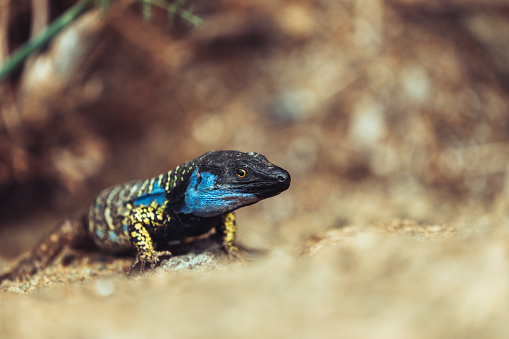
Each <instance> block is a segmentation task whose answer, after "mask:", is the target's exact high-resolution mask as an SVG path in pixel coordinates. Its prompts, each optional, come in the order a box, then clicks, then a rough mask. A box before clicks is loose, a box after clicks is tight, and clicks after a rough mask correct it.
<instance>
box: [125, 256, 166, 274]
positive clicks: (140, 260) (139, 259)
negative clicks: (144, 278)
mask: <svg viewBox="0 0 509 339" xmlns="http://www.w3.org/2000/svg"><path fill="white" fill-rule="evenodd" d="M162 256H170V257H171V252H170V251H153V252H147V253H143V252H142V253H140V252H138V253H136V258H135V259H134V262H133V264H132V265H131V268H130V269H129V271H128V272H127V275H131V273H132V272H133V271H134V269H135V268H136V266H137V265H138V264H140V275H141V274H143V270H144V269H145V266H146V265H147V264H150V268H152V269H153V268H155V267H156V265H157V264H158V263H159V257H162Z"/></svg>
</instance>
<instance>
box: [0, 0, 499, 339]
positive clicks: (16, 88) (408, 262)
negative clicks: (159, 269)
mask: <svg viewBox="0 0 509 339" xmlns="http://www.w3.org/2000/svg"><path fill="white" fill-rule="evenodd" d="M75 3H76V1H73V0H41V1H29V0H17V1H9V0H0V25H1V27H0V64H2V63H3V62H5V61H6V60H7V57H8V55H9V54H11V53H12V52H14V51H15V50H16V49H17V48H18V47H20V46H21V45H22V44H24V43H25V42H26V41H28V39H30V38H31V37H33V36H34V35H36V34H37V32H39V31H40V30H41V29H42V28H43V27H45V26H46V24H47V23H48V22H51V21H52V20H54V19H55V18H57V17H58V16H60V15H61V14H62V13H64V12H65V11H66V10H68V9H69V8H71V7H72V6H73V5H75ZM99 3H102V4H107V3H109V1H100V2H98V3H97V4H96V5H94V7H93V8H92V9H91V10H88V11H87V12H86V13H85V14H83V15H82V16H81V17H79V19H77V20H76V21H75V22H73V23H72V24H71V25H69V26H68V27H67V28H65V29H64V30H63V31H62V32H60V33H59V34H58V35H57V36H56V37H55V38H54V39H53V40H52V41H51V42H50V43H49V44H47V45H46V46H45V47H44V49H43V50H41V51H40V52H39V53H35V54H33V55H32V56H31V57H30V58H29V59H28V60H27V62H26V63H25V64H24V65H23V66H22V67H21V68H18V69H17V70H16V71H15V72H14V73H12V74H11V75H10V76H9V77H8V78H7V79H5V80H4V81H3V82H1V83H0V267H2V268H5V267H7V264H8V263H10V262H12V260H13V258H15V257H16V256H18V255H19V254H21V253H23V252H26V251H28V250H29V249H30V248H31V247H32V246H33V245H34V244H35V243H36V242H37V241H38V240H39V239H40V238H41V236H42V235H44V234H45V233H47V232H48V231H49V230H50V229H51V228H53V227H54V226H55V224H56V223H57V222H58V221H60V220H62V219H64V218H65V217H68V216H72V215H75V214H79V213H81V212H83V211H85V210H86V208H87V206H88V203H89V202H90V200H91V199H92V198H93V197H94V196H95V195H96V194H97V193H98V192H100V191H101V190H102V189H104V188H105V187H107V186H110V185H113V184H117V183H121V182H124V181H127V180H131V179H138V178H149V177H152V176H155V175H158V174H160V173H163V172H165V171H168V170H170V169H173V168H174V167H176V166H177V165H179V164H181V163H182V162H184V161H186V160H189V159H193V158H195V157H196V156H199V155H200V154H202V153H204V152H207V151H209V150H222V149H235V150H240V151H256V152H260V153H263V154H264V155H266V156H267V158H268V159H269V160H271V161H272V162H274V163H275V164H277V165H279V166H282V167H283V168H285V169H287V170H288V171H289V172H290V173H291V175H292V185H291V187H290V189H289V190H288V191H287V192H284V193H283V194H281V195H280V196H278V197H275V198H273V199H270V200H268V201H264V202H261V203H259V204H256V205H254V206H250V207H248V208H244V209H241V210H239V211H238V220H239V237H240V241H241V243H243V244H244V245H245V246H247V247H250V248H256V249H261V250H267V251H270V250H274V252H272V253H273V256H271V257H270V258H269V259H267V260H266V261H261V263H260V264H259V265H260V266H255V268H253V266H250V267H251V268H250V269H248V270H246V271H245V272H243V273H239V272H236V273H231V274H233V276H234V277H235V278H233V279H232V276H231V275H227V274H226V273H222V271H219V272H216V273H215V275H212V276H211V275H198V276H182V275H179V274H177V273H175V274H169V275H165V276H164V277H162V276H158V279H159V280H156V279H153V280H147V281H150V282H151V284H152V285H150V286H151V287H150V288H149V289H148V290H147V289H146V285H144V284H147V283H148V282H147V281H144V282H143V283H142V284H125V285H122V283H121V282H119V281H116V282H115V283H114V284H117V285H101V284H103V283H100V282H101V281H99V282H98V283H97V284H96V285H88V286H92V287H90V288H89V289H88V290H87V289H84V290H81V289H80V290H79V291H76V290H73V292H69V291H67V292H62V291H61V290H60V291H59V290H57V291H56V292H47V293H48V294H46V295H50V296H51V297H50V298H48V300H51V301H53V300H56V302H55V303H54V305H53V304H51V305H49V304H45V302H44V300H46V299H44V298H42V299H34V300H32V302H31V303H30V302H27V303H18V301H19V300H18V299H10V297H9V296H7V297H2V304H3V305H8V307H4V310H12V311H9V312H11V313H12V314H11V313H9V314H7V313H5V314H4V316H5V319H7V320H4V322H3V323H2V322H1V321H0V325H2V324H3V325H4V326H5V328H7V329H8V331H7V332H4V333H7V334H9V333H10V334H11V335H12V334H22V333H25V334H26V333H31V332H30V331H34V334H35V336H38V337H44V333H46V336H47V337H56V336H58V335H62V333H67V334H68V335H69V337H73V336H74V337H87V335H88V336H89V337H97V336H96V335H95V334H96V333H95V332H93V331H94V329H96V328H101V329H103V330H104V329H105V328H109V329H110V331H112V332H111V333H110V332H107V331H106V332H105V333H110V334H116V335H118V333H124V332H122V331H123V330H122V329H125V325H126V324H125V322H126V321H127V322H129V323H131V324H135V323H138V324H140V323H141V322H139V320H140V319H142V320H143V319H144V320H145V321H149V322H150V323H151V325H153V326H150V327H149V326H145V328H150V331H152V332H145V331H148V330H147V329H145V330H143V331H142V332H140V331H139V329H138V328H131V330H132V331H133V332H130V333H131V334H132V335H136V334H140V335H141V334H143V335H145V334H147V333H152V334H153V335H154V336H155V335H164V334H166V333H168V332H167V331H166V330H167V329H168V328H167V327H165V326H164V325H162V324H166V323H165V321H167V319H168V318H167V317H170V318H171V319H173V323H171V324H172V325H171V331H173V332H171V333H175V335H176V336H178V334H185V333H189V331H191V332H192V333H195V334H196V336H195V337H203V334H204V333H208V334H209V337H212V336H211V335H210V333H213V332H208V331H209V330H210V329H212V330H213V329H216V330H217V329H218V328H220V326H222V325H224V327H223V328H222V329H221V330H222V331H224V328H226V327H228V328H229V331H227V332H226V333H229V334H235V335H236V336H237V337H239V336H240V337H246V336H245V334H246V333H245V331H246V330H253V331H255V330H258V331H259V332H257V333H258V334H266V335H267V334H269V333H271V334H272V335H273V336H272V337H277V336H274V333H276V334H280V335H283V336H284V335H288V336H292V337H298V335H301V336H302V337H313V336H312V334H313V335H314V334H317V333H321V334H322V335H323V336H324V337H331V336H330V335H331V333H334V331H336V330H337V329H338V328H341V331H342V333H345V334H346V337H352V338H353V337H359V338H367V337H372V338H398V337H399V338H430V337H437V338H445V337H448V338H466V337H478V338H481V337H500V338H504V337H507V334H508V333H509V329H508V328H507V323H508V322H507V316H506V315H507V314H509V309H508V306H506V305H509V302H508V301H509V288H508V286H509V285H508V284H507V281H508V279H509V246H508V245H507V244H508V243H509V232H507V230H508V229H509V228H508V227H507V225H508V224H509V219H508V218H507V214H506V211H507V208H508V206H507V198H508V195H509V182H508V180H507V169H508V164H509V162H508V160H509V114H508V105H509V100H508V98H509V96H508V92H509V4H508V3H507V1H504V0H468V1H465V0H441V1H434V0H433V1H431V0H301V1H297V0H293V1H286V0H281V1H273V0H272V1H265V0H257V1H252V0H245V1H233V0H218V1H203V0H188V1H187V2H182V1H179V2H177V3H174V4H176V5H178V6H177V7H176V8H178V9H179V11H178V13H177V15H170V16H169V15H168V13H167V11H166V10H164V9H161V8H159V7H158V6H151V7H150V18H147V12H146V11H147V8H146V7H144V6H142V5H141V4H140V2H135V1H129V0H118V1H113V2H111V5H110V6H109V7H108V8H107V9H101V8H99V5H98V4H99ZM154 3H159V4H161V3H163V2H157V1H154ZM144 17H145V19H144ZM363 227H368V228H369V227H374V230H373V229H368V231H362V230H365V228H363ZM469 230H470V231H472V232H470V231H469ZM379 231H384V232H386V233H388V234H389V235H390V236H389V237H382V238H379ZM363 232H364V233H363ZM401 232H403V233H404V234H405V236H404V237H391V236H393V235H395V234H399V235H401V234H400V233H401ZM469 232H470V233H469ZM365 233H366V234H365ZM408 235H410V237H407V236H408ZM451 236H453V237H452V238H453V240H449V241H445V240H444V242H434V240H436V239H442V238H447V237H449V238H450V237H451ZM416 239H417V240H419V241H417V240H416ZM421 240H426V241H428V240H430V241H431V243H428V242H426V243H423V242H422V241H421ZM324 248H325V250H324ZM278 251H279V252H278ZM320 251H321V252H320ZM319 252H320V253H321V254H320V253H319ZM274 253H275V254H274ZM302 253H304V254H306V255H307V254H309V255H310V256H311V257H313V256H314V257H313V258H314V259H298V260H297V259H296V258H300V255H301V254H302ZM317 253H318V254H317ZM127 261H129V260H128V259H127ZM127 261H126V264H125V265H129V264H130V263H127ZM126 267H127V266H126ZM119 271H121V269H120V270H119ZM83 272H85V271H84V270H82V273H80V274H89V273H83ZM87 272H89V271H87ZM235 274H237V275H235ZM92 276H93V275H92ZM80 277H82V275H80ZM156 277H157V276H156ZM75 279H76V278H75ZM79 279H81V280H83V279H85V278H79ZM79 279H78V281H81V280H79ZM71 280H72V279H71ZM74 281H76V280H74ZM161 282H163V283H161ZM108 283H109V284H113V283H111V282H108ZM90 284H92V283H90ZM168 285H171V286H176V287H175V289H171V288H168ZM93 286H95V287H93ZM98 286H99V287H98ZM104 286H107V287H108V286H109V287H111V286H115V288H116V290H117V291H118V290H121V291H125V293H121V294H114V295H113V297H112V298H111V299H109V303H106V304H103V303H102V302H101V303H100V305H101V307H103V306H104V307H105V308H104V309H103V308H101V310H99V309H98V308H97V304H98V303H97V299H100V298H102V297H103V296H104V293H103V292H104ZM122 286H123V287H122ZM183 286H184V287H183ZM106 290H107V291H110V290H111V288H110V289H106ZM113 290H115V289H113ZM311 292H312V293H311ZM51 293H54V294H51ZM111 293H113V292H111ZM90 296H92V297H90ZM126 296H129V298H127V297H126ZM126 298H127V299H126ZM41 300H42V301H41ZM67 300H73V301H78V302H79V303H78V302H77V303H76V304H73V303H68V304H67ZM100 300H103V299H100ZM189 300H193V302H194V304H192V303H189ZM225 300H227V302H225ZM133 303H135V305H133ZM73 305H80V306H79V308H78V307H77V306H73ZM83 305H85V306H83ZM175 305H176V306H175ZM193 305H194V306H193ZM225 305H226V306H225ZM267 305H271V306H270V307H268V306H267ZM195 306H196V307H195ZM75 307H76V308H75ZM157 307H159V309H171V310H173V309H174V308H173V307H176V309H177V310H178V311H179V312H173V313H171V312H170V313H168V314H165V315H164V317H162V316H161V314H160V313H157V309H158V308H157ZM211 309H214V310H217V309H221V312H213V314H211V313H210V310H211ZM303 309H305V311H302V310H303ZM62 310H66V311H69V312H63V311H62ZM83 310H85V311H86V310H88V311H89V312H90V313H91V314H97V315H98V316H97V317H96V318H94V317H92V318H91V319H89V320H88V321H89V323H88V324H90V323H91V324H93V325H92V327H91V328H89V327H86V326H85V325H83V324H81V322H80V321H78V320H76V319H74V320H73V321H74V322H73V324H74V326H75V327H73V328H74V330H71V331H67V332H66V331H63V332H61V330H62V328H64V329H65V326H63V327H54V328H52V327H51V325H47V322H46V321H44V319H43V318H41V317H40V316H38V314H49V315H50V316H51V315H53V318H54V319H56V321H57V323H59V322H58V321H59V319H60V323H62V320H61V319H67V318H65V317H64V318H62V317H63V313H68V314H69V317H72V316H73V315H74V316H76V317H77V318H79V317H80V316H79V315H80V314H83V313H81V312H82V311H83ZM128 310H134V311H128ZM181 310H187V311H188V312H180V311H181ZM4 312H7V311H4ZM200 312H201V313H200ZM126 313H128V314H126ZM187 314H193V317H192V319H187V318H186V315H187ZM195 314H197V316H196V317H195V316H194V315H195ZM282 314H284V315H285V316H286V318H285V319H284V320H281V319H280V317H281V315H282ZM114 315H119V318H120V319H118V320H116V322H114V323H109V325H111V326H110V327H108V326H106V327H104V326H105V325H104V322H103V319H104V317H106V318H108V319H110V320H111V319H113V318H114V317H113V316H114ZM120 315H122V316H121V317H120ZM110 316H111V317H110ZM200 316H202V318H200ZM27 317H28V318H27ZM172 317H173V318H172ZM179 317H181V318H179ZM18 318H19V319H30V321H31V322H32V323H31V324H33V325H34V326H32V327H30V328H32V329H33V330H30V329H28V327H27V326H25V324H24V323H23V322H20V320H19V319H18ZM99 318H100V319H99ZM198 318H199V319H203V324H204V325H203V326H195V325H196V319H198ZM34 319H35V320H34ZM37 319H39V320H37ZM126 319H128V320H126ZM154 319H156V320H157V319H158V320H157V321H156V320H154ZM175 319H176V320H175ZM207 319H208V322H207ZM211 319H212V320H211ZM232 319H234V320H233V321H232ZM261 319H264V320H263V323H264V325H267V327H263V329H261V331H260V327H259V324H260V323H259V321H261ZM0 320H1V317H0ZM310 320H312V321H315V322H316V323H315V324H313V323H312V322H311V321H310ZM51 323H52V324H53V321H52V322H51ZM112 324H114V325H112ZM221 324H222V325H221ZM232 324H234V326H232V327H229V326H230V325H232ZM316 324H318V326H317V325H316ZM159 325H161V326H159ZM94 326H95V327H94ZM167 326H169V325H167ZM299 326H300V327H299ZM1 327H2V326H0V333H2V331H1ZM131 327H132V326H131ZM41 328H42V329H44V331H43V332H41V331H40V329H41ZM119 328H120V330H118V329H119ZM300 328H304V329H303V330H302V331H301V330H300ZM9 330H10V332H9ZM27 331H28V332H27ZM87 331H88V332H87ZM271 331H273V332H271ZM48 333H49V334H48ZM503 333H506V334H505V335H504V334H503ZM78 334H79V335H78ZM243 334H244V336H243ZM32 336H33V335H32ZM105 337H112V336H108V335H106V334H105ZM247 337H249V336H247ZM251 337H255V336H251ZM268 337H271V336H270V335H268ZM315 337H316V336H315Z"/></svg>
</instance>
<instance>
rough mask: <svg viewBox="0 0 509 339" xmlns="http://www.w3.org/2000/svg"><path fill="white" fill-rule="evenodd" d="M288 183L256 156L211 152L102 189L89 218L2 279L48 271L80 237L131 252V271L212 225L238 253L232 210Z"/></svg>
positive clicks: (63, 230)
mask: <svg viewBox="0 0 509 339" xmlns="http://www.w3.org/2000/svg"><path fill="white" fill-rule="evenodd" d="M290 181H291V178H290V174H289V173H288V172H287V171H285V170H284V169H282V168H280V167H278V166H276V165H274V164H272V163H270V162H269V161H268V160H267V158H265V156H263V155H261V154H259V153H253V152H251V153H243V152H238V151H215V152H207V153H205V154H203V155H201V156H199V157H198V158H196V159H193V160H190V161H187V162H185V163H184V164H182V165H180V166H178V167H177V168H175V169H174V170H172V171H169V172H166V173H163V174H161V175H159V176H157V177H154V178H151V179H147V180H139V181H132V182H128V183H125V184H120V185H117V186H113V187H110V188H107V189H105V190H103V191H102V192H101V193H100V194H99V195H98V196H97V198H96V199H95V200H94V201H93V202H92V204H91V205H90V208H89V213H88V215H87V216H86V217H85V218H84V219H82V220H80V221H72V222H71V221H68V222H64V223H63V225H62V226H61V227H60V228H59V229H57V230H56V231H55V232H53V233H52V234H51V235H50V236H49V237H48V238H46V239H45V240H44V241H43V242H42V243H41V244H40V245H39V246H38V247H37V248H36V249H35V250H34V252H33V254H32V257H31V258H29V259H28V260H24V261H22V262H21V263H20V264H19V265H18V266H17V268H16V269H15V270H13V271H12V272H9V273H7V274H4V275H3V276H0V281H2V280H3V279H5V278H13V277H14V276H19V275H20V274H21V275H23V274H24V275H28V274H32V273H34V272H35V271H36V270H38V269H41V268H44V267H45V266H47V264H48V263H49V262H50V261H51V259H52V258H53V257H55V256H56V254H58V252H59V251H60V250H61V249H62V247H63V246H65V244H72V243H76V242H78V241H79V238H83V237H88V238H89V239H92V240H93V242H94V243H95V245H96V246H97V247H99V248H100V249H102V250H105V251H109V252H124V251H128V250H132V249H134V250H135V251H136V258H135V260H134V262H133V264H132V266H131V269H130V270H129V274H130V273H131V272H132V270H133V269H134V268H135V267H136V265H137V264H138V263H140V271H141V272H143V269H144V268H145V266H146V265H147V264H148V265H150V266H151V267H152V268H153V267H155V265H156V264H157V263H158V262H159V257H161V256H170V255H171V253H170V252H169V251H155V250H154V242H155V241H158V240H180V239H183V238H186V237H192V236H198V235H201V234H205V233H207V232H208V231H210V230H211V229H212V228H215V229H216V232H217V233H218V234H219V236H220V238H221V241H222V244H221V245H222V246H223V249H224V250H225V251H226V253H227V254H228V255H229V256H238V248H237V246H236V245H235V238H236V232H237V227H236V223H235V215H234V214H233V211H234V210H236V209H238V208H241V207H244V206H248V205H251V204H254V203H256V202H258V201H260V200H262V199H266V198H270V197H273V196H275V195H277V194H279V193H281V192H283V191H285V190H286V189H288V188H289V186H290Z"/></svg>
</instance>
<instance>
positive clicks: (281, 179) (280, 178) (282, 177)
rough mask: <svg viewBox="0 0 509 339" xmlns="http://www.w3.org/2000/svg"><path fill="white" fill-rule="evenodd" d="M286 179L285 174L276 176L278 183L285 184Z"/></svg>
mask: <svg viewBox="0 0 509 339" xmlns="http://www.w3.org/2000/svg"><path fill="white" fill-rule="evenodd" d="M287 178H288V176H287V175H286V174H278V175H277V176H276V179H277V180H278V181H279V182H285V181H286V179H287Z"/></svg>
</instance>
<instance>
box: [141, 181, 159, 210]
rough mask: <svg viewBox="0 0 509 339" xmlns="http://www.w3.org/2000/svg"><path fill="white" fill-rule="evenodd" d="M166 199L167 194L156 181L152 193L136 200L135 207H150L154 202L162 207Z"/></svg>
mask: <svg viewBox="0 0 509 339" xmlns="http://www.w3.org/2000/svg"><path fill="white" fill-rule="evenodd" d="M165 199H166V192H165V191H164V188H162V187H161V186H159V184H158V183H157V181H156V182H154V185H153V186H152V190H151V192H150V193H147V194H142V195H140V196H139V197H136V198H134V200H133V205H134V207H139V206H150V204H151V203H152V202H153V201H155V202H156V203H157V204H158V205H162V204H163V203H164V201H165Z"/></svg>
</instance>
